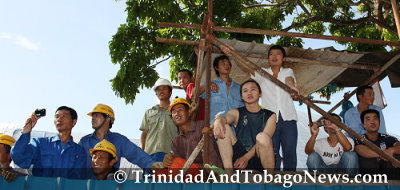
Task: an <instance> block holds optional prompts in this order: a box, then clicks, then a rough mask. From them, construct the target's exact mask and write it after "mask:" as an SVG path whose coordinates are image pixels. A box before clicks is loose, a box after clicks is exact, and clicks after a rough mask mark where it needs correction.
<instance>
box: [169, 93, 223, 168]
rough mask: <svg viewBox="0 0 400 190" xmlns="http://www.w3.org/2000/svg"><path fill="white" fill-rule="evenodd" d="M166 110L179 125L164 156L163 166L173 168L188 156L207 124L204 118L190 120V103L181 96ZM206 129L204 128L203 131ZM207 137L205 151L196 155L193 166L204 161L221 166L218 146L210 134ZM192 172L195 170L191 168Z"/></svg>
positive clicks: (181, 165) (179, 166)
mask: <svg viewBox="0 0 400 190" xmlns="http://www.w3.org/2000/svg"><path fill="white" fill-rule="evenodd" d="M168 110H169V111H170V112H171V115H172V119H173V120H174V123H175V124H176V125H177V126H178V127H179V132H178V134H177V135H176V136H175V138H174V139H173V141H172V153H170V154H167V155H166V156H165V159H164V166H166V167H168V168H174V169H176V168H182V167H183V164H184V163H185V162H182V161H181V160H182V159H183V160H187V159H188V158H189V156H190V155H191V154H192V152H193V150H194V149H195V148H196V146H197V144H198V143H199V141H200V140H201V138H202V136H203V134H202V130H204V129H205V128H206V127H207V128H208V126H209V124H208V122H206V121H205V120H198V121H191V120H190V115H191V113H192V112H191V110H190V104H189V103H188V102H187V101H186V100H185V99H183V98H176V99H174V100H173V101H172V103H171V105H170V106H169V107H168ZM206 131H207V130H204V132H206ZM207 137H208V138H209V140H210V141H209V142H210V143H208V145H205V147H204V149H207V151H202V153H201V154H199V155H198V156H197V157H196V159H195V160H194V165H192V167H194V168H197V167H200V168H201V167H202V166H203V164H205V163H207V164H210V165H215V166H217V167H222V161H221V159H220V156H219V151H218V147H217V145H216V143H215V141H214V139H213V138H212V137H211V136H207ZM207 152H208V154H207ZM206 154H207V155H206ZM203 158H208V160H203ZM196 165H197V166H196ZM192 172H195V171H194V170H192ZM173 173H174V172H173ZM194 174H195V173H194Z"/></svg>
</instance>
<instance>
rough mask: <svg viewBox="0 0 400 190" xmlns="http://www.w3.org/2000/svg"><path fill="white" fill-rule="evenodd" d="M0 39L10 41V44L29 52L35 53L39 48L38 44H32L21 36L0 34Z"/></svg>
mask: <svg viewBox="0 0 400 190" xmlns="http://www.w3.org/2000/svg"><path fill="white" fill-rule="evenodd" d="M0 39H6V40H10V41H11V42H13V43H15V44H17V45H18V46H21V47H23V48H26V49H29V50H35V51H36V50H39V48H40V43H39V42H33V41H32V40H30V39H28V38H27V37H25V36H21V35H16V34H9V33H6V32H0Z"/></svg>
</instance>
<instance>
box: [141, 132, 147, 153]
mask: <svg viewBox="0 0 400 190" xmlns="http://www.w3.org/2000/svg"><path fill="white" fill-rule="evenodd" d="M146 138H147V131H143V132H142V135H140V145H141V147H142V149H143V150H144V148H145V147H146Z"/></svg>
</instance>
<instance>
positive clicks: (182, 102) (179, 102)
mask: <svg viewBox="0 0 400 190" xmlns="http://www.w3.org/2000/svg"><path fill="white" fill-rule="evenodd" d="M176 104H186V105H188V106H189V108H190V104H189V102H188V101H186V100H185V99H183V98H175V99H174V101H172V102H171V104H170V105H169V106H168V111H169V112H171V110H172V107H174V106H175V105H176Z"/></svg>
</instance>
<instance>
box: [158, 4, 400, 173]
mask: <svg viewBox="0 0 400 190" xmlns="http://www.w3.org/2000/svg"><path fill="white" fill-rule="evenodd" d="M391 3H392V7H393V12H394V18H395V22H396V26H397V30H398V36H400V15H399V9H398V5H397V2H396V1H395V0H391ZM212 15H213V0H208V11H207V13H206V14H205V16H204V20H203V24H202V25H199V24H179V23H159V26H160V27H173V28H186V29H197V30H200V31H201V36H200V37H201V39H200V41H199V42H195V41H187V40H179V39H165V38H157V39H156V41H157V42H160V43H174V44H184V45H194V46H198V47H199V48H198V52H197V55H198V56H197V68H196V75H195V85H196V86H199V84H200V78H201V76H202V73H203V72H204V71H205V72H206V83H207V84H209V83H210V81H211V79H210V78H211V53H213V52H214V53H220V51H218V52H217V51H214V50H213V48H212V45H214V46H217V47H219V48H220V49H222V48H229V49H230V50H231V52H232V53H231V54H232V57H233V58H234V59H235V60H236V62H237V63H238V66H239V67H240V69H242V70H243V71H246V72H248V73H254V72H257V73H258V74H260V75H262V76H263V77H265V78H267V79H268V80H270V81H271V82H273V83H274V84H276V85H278V86H279V87H281V88H282V89H283V90H285V91H286V92H288V93H294V91H293V90H292V89H291V88H290V87H288V86H287V85H286V84H284V83H283V82H281V81H279V80H278V79H276V78H274V77H273V76H272V75H271V74H269V73H267V72H265V71H264V70H263V69H262V68H261V67H260V66H258V65H256V64H254V63H252V62H251V61H250V60H248V59H247V58H246V57H244V56H243V54H242V53H240V52H236V51H235V50H234V49H232V48H231V47H230V46H228V45H226V44H225V43H223V42H221V41H219V40H217V39H215V37H214V35H213V32H214V31H222V32H236V33H247V34H263V35H279V36H289V37H302V38H314V39H325V40H334V41H345V42H357V43H366V44H378V45H390V46H400V41H396V42H389V41H383V40H372V39H362V38H349V37H337V36H326V35H316V34H304V33H294V32H284V31H272V30H260V29H251V28H231V27H222V26H214V25H213V22H212ZM204 53H207V54H206V60H207V64H206V65H203V61H204ZM246 56H248V54H246ZM253 56H254V57H258V58H260V57H266V55H262V54H251V55H250V56H249V57H253ZM399 59H400V54H397V55H396V56H394V57H393V58H392V59H391V60H390V61H388V62H387V63H386V64H385V65H384V66H382V67H376V66H365V65H351V64H347V63H331V62H324V61H316V60H306V61H307V62H309V63H310V64H319V65H326V66H335V67H344V68H354V69H368V70H373V71H374V73H373V75H372V76H370V78H369V79H368V80H366V81H365V82H364V84H370V83H371V82H373V81H375V80H376V79H377V77H378V76H379V75H381V74H382V73H383V72H384V71H385V70H386V69H388V68H389V67H390V66H391V65H392V64H393V63H395V62H396V61H397V60H399ZM287 61H292V62H299V61H304V59H303V60H301V58H293V57H287ZM355 92H356V90H354V91H352V92H351V93H350V96H349V97H351V96H352V95H354V94H355ZM198 93H199V92H198V88H196V90H195V92H194V95H193V97H194V100H195V101H196V102H197V100H198ZM345 100H346V99H343V100H342V101H340V102H339V103H338V104H336V105H335V106H334V107H333V108H332V109H330V110H329V111H328V112H325V111H324V110H322V109H321V108H319V107H318V106H316V105H315V104H314V103H317V102H313V101H311V100H309V99H308V98H306V97H303V96H301V95H299V101H301V102H303V103H305V104H306V105H307V108H308V109H309V110H310V108H312V109H313V110H315V111H317V112H318V113H319V114H321V115H322V116H323V117H325V118H327V119H329V120H330V121H332V122H333V123H335V124H336V125H337V126H338V127H340V128H341V129H343V130H344V131H346V132H347V133H349V134H350V135H352V136H354V137H355V138H357V139H358V140H359V141H361V142H362V143H364V144H365V145H366V146H368V147H369V148H370V149H372V150H373V151H375V152H376V153H378V154H379V155H380V156H382V157H383V158H385V159H386V160H388V161H390V162H391V163H392V164H393V165H394V166H396V167H400V161H399V160H397V159H395V158H394V157H392V156H391V155H389V154H387V153H386V152H384V151H382V150H381V149H380V148H378V147H377V146H376V145H374V144H373V143H372V142H370V141H369V140H367V139H366V138H364V137H362V136H361V135H359V134H357V133H356V132H354V131H353V130H352V129H351V128H349V127H348V126H346V125H344V124H343V123H341V122H339V121H337V120H336V119H334V118H333V117H332V116H331V115H330V114H329V113H331V112H333V111H334V110H335V109H336V108H337V107H339V106H340V105H341V104H342V103H343V102H344V101H345ZM209 113H210V88H206V106H205V120H206V121H209V119H210V114H209ZM309 118H310V116H309ZM207 139H208V138H204V136H203V138H202V140H201V141H200V142H199V144H198V146H197V147H196V148H195V150H194V151H193V153H192V155H191V156H190V157H189V159H188V160H187V162H186V163H185V166H184V170H185V171H186V169H187V168H188V167H189V166H190V165H191V164H192V163H193V161H194V159H195V158H196V157H197V155H198V153H199V152H200V149H202V147H203V144H207V143H208V141H207ZM205 151H206V150H205ZM206 155H208V154H207V153H206ZM204 160H205V162H207V158H204Z"/></svg>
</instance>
